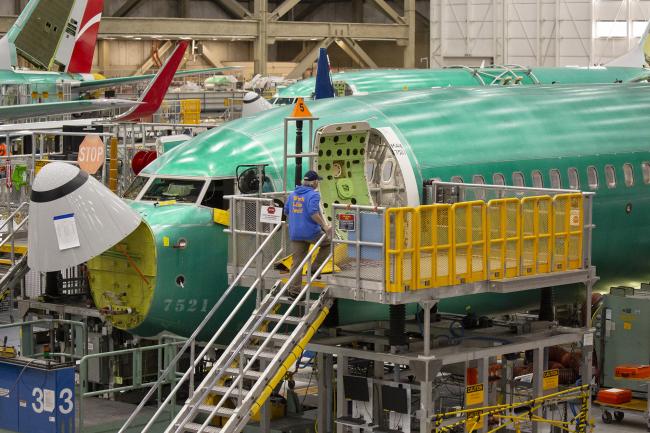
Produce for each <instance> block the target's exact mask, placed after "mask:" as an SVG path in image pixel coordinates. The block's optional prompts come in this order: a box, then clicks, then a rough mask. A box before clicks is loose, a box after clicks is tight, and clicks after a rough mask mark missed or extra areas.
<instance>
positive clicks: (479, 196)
mask: <svg viewBox="0 0 650 433" xmlns="http://www.w3.org/2000/svg"><path fill="white" fill-rule="evenodd" d="M472 183H476V184H480V185H484V184H485V178H484V177H483V176H481V175H480V174H475V175H474V176H473V177H472ZM474 195H475V196H476V200H485V189H484V188H477V189H476V190H475V191H474Z"/></svg>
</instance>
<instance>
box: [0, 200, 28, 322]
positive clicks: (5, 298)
mask: <svg viewBox="0 0 650 433" xmlns="http://www.w3.org/2000/svg"><path fill="white" fill-rule="evenodd" d="M28 207H29V203H28V202H25V203H22V204H21V205H20V206H18V208H17V209H16V210H15V211H13V212H12V213H11V215H9V216H8V217H7V218H6V219H5V220H4V221H3V222H2V224H0V234H1V235H2V236H1V237H0V314H2V313H9V316H10V317H11V311H12V308H13V307H12V304H13V296H12V295H13V287H14V286H15V284H16V283H17V282H18V281H20V279H21V278H23V277H24V275H25V274H26V273H27V271H28V270H29V268H28V267H27V239H26V236H27V221H28V219H29V216H28V215H27V211H28ZM5 233H6V234H5ZM0 321H4V320H3V319H0Z"/></svg>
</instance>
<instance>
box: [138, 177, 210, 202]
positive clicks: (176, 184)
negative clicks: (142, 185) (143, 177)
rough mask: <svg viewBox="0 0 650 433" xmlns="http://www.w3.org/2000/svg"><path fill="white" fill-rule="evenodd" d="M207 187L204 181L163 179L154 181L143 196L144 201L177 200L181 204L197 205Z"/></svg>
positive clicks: (159, 178)
mask: <svg viewBox="0 0 650 433" xmlns="http://www.w3.org/2000/svg"><path fill="white" fill-rule="evenodd" d="M203 185H205V181H204V180H190V179H173V178H161V177H158V178H156V179H154V181H153V182H152V183H151V186H149V189H147V192H145V193H144V195H143V196H142V200H147V201H165V200H176V201H177V202H180V203H195V202H196V200H197V199H198V197H199V194H200V193H201V190H202V189H203Z"/></svg>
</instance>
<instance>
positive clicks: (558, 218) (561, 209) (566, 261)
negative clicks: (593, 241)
mask: <svg viewBox="0 0 650 433" xmlns="http://www.w3.org/2000/svg"><path fill="white" fill-rule="evenodd" d="M582 200H583V198H582V194H580V193H575V194H560V195H557V196H555V197H553V270H554V271H566V270H571V269H578V268H580V267H581V263H582V228H583V209H582Z"/></svg>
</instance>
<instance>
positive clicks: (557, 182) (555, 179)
mask: <svg viewBox="0 0 650 433" xmlns="http://www.w3.org/2000/svg"><path fill="white" fill-rule="evenodd" d="M548 174H549V176H550V178H551V188H556V189H560V188H562V178H561V177H560V170H558V169H557V168H552V169H550V170H549V172H548Z"/></svg>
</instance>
